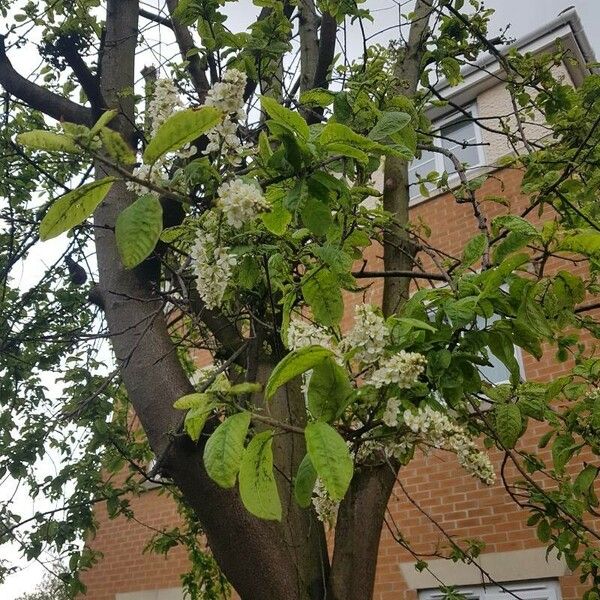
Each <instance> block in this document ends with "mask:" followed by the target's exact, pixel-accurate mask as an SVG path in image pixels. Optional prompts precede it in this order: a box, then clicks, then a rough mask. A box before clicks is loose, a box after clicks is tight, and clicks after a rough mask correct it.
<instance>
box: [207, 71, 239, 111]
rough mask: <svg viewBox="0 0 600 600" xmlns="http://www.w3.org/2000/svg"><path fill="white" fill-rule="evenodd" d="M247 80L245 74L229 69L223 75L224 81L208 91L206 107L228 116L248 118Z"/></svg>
mask: <svg viewBox="0 0 600 600" xmlns="http://www.w3.org/2000/svg"><path fill="white" fill-rule="evenodd" d="M246 80H247V77H246V74H245V73H242V72H241V71H238V70H237V69H227V71H225V72H224V73H223V77H222V81H219V82H217V83H215V84H214V85H213V86H212V88H211V89H210V90H208V94H207V95H206V100H205V101H204V105H205V106H214V107H215V108H218V109H219V110H222V111H223V112H224V113H225V114H227V115H234V116H235V117H237V118H238V119H243V118H244V117H245V116H246V113H245V111H244V89H245V88H246Z"/></svg>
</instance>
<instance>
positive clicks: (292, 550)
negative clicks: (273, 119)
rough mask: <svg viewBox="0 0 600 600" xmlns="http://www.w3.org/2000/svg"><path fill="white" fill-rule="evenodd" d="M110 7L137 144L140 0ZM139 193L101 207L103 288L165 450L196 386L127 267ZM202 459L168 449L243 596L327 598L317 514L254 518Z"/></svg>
mask: <svg viewBox="0 0 600 600" xmlns="http://www.w3.org/2000/svg"><path fill="white" fill-rule="evenodd" d="M107 4H108V7H107V20H106V38H105V52H104V56H103V60H102V73H103V76H102V81H101V87H102V94H103V97H104V98H105V100H106V102H107V104H108V106H110V107H114V106H116V107H118V108H119V109H120V117H119V121H118V128H119V131H120V133H121V134H122V135H123V136H124V137H125V138H126V139H128V140H129V141H130V142H132V143H133V139H134V128H133V125H132V124H133V123H134V110H133V96H132V90H133V85H134V73H135V47H136V41H137V19H138V9H139V2H138V1H137V0H108V3H107ZM96 172H97V177H98V178H101V177H104V176H106V175H107V174H110V171H109V170H107V169H106V168H104V167H101V166H99V165H98V166H97V169H96ZM133 199H134V198H133V196H132V194H131V193H130V192H128V191H127V189H126V187H125V184H124V183H122V182H117V183H115V184H114V186H113V188H112V189H111V191H110V193H109V194H108V195H107V197H106V199H105V200H104V202H103V203H102V204H101V206H100V207H99V208H98V210H97V211H96V214H95V226H96V229H95V231H96V236H95V238H96V250H97V257H98V272H99V285H98V293H99V296H100V297H101V302H102V305H103V307H104V310H105V315H106V320H107V323H108V327H109V331H110V334H111V339H112V342H113V348H114V352H115V356H116V358H117V361H118V363H119V364H120V365H121V367H122V374H123V381H124V383H125V387H126V389H127V393H128V395H129V398H130V401H131V403H132V405H133V407H134V409H135V411H136V414H137V415H138V417H139V419H140V422H141V424H142V426H143V428H144V431H145V432H146V435H147V436H148V440H149V442H150V445H151V447H152V449H153V451H154V452H155V454H157V455H159V454H162V453H163V452H164V451H165V449H166V448H167V447H168V445H169V439H170V436H171V434H172V433H173V432H174V431H175V429H176V427H177V425H178V423H179V421H180V418H181V412H180V411H177V410H175V409H174V408H173V403H174V401H175V400H177V399H178V398H179V397H181V396H182V395H184V394H188V393H190V392H192V391H193V388H192V386H191V384H190V382H189V380H188V378H187V376H186V374H185V372H184V370H183V368H182V366H181V364H180V362H179V360H178V358H177V354H176V352H175V351H174V347H173V344H172V342H171V340H170V337H169V334H168V330H167V323H166V320H165V316H164V313H163V303H162V300H161V299H160V298H159V297H158V295H157V294H155V293H154V291H153V289H152V285H151V283H150V282H149V281H148V280H147V279H146V278H145V276H144V270H143V268H138V269H135V270H125V269H124V268H123V266H122V264H121V261H120V258H119V256H118V252H117V248H116V244H115V237H114V225H115V221H116V218H117V216H118V214H119V213H120V212H121V211H122V210H123V209H124V208H125V207H126V206H128V205H129V204H130V203H131V202H132V201H133ZM201 455H202V447H201V445H194V444H192V443H191V441H189V440H186V439H183V438H177V440H176V441H175V443H173V444H171V447H170V448H169V452H168V459H167V461H168V462H167V465H168V469H169V473H170V475H171V476H172V477H173V480H174V482H175V483H176V485H177V486H178V487H179V488H180V489H181V491H182V492H183V494H184V497H185V498H186V500H187V501H188V502H189V504H190V505H191V506H192V508H193V509H194V510H195V512H196V514H197V515H198V518H199V520H200V522H201V524H202V527H203V528H204V530H205V532H206V535H207V538H208V542H209V544H210V547H211V550H212V551H213V553H214V555H215V558H216V559H217V561H218V563H219V565H220V567H221V569H222V570H223V573H224V574H225V576H226V577H227V578H228V579H229V580H230V582H231V583H232V585H233V586H234V587H235V589H236V590H237V592H238V593H239V594H240V595H241V597H242V598H243V600H264V598H273V599H276V598H277V599H284V598H285V599H286V600H288V599H289V600H316V599H317V598H321V597H322V589H323V587H324V583H323V573H324V572H326V569H325V571H324V569H323V566H322V564H321V563H322V559H323V556H322V538H321V536H320V535H319V533H318V532H319V528H318V527H317V526H316V524H315V523H314V522H313V523H311V517H310V514H309V513H308V512H307V511H304V513H305V514H302V511H300V510H299V509H297V508H294V509H291V510H288V511H287V512H286V515H285V520H284V521H282V522H281V523H275V522H266V521H262V520H259V519H257V518H255V517H253V516H252V515H251V514H250V513H248V511H247V510H246V509H245V508H244V506H243V505H242V503H241V500H240V498H239V494H238V493H237V490H235V489H233V490H224V489H221V488H219V487H218V486H217V485H216V484H214V483H213V482H212V480H210V478H209V477H208V475H207V474H206V471H205V470H204V468H203V466H202V458H201ZM288 490H289V486H288ZM289 499H290V498H289V491H288V496H287V498H286V500H288V501H289Z"/></svg>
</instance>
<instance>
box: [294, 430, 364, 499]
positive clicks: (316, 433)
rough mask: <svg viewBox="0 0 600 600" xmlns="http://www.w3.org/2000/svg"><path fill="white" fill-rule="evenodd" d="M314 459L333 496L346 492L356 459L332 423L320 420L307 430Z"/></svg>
mask: <svg viewBox="0 0 600 600" xmlns="http://www.w3.org/2000/svg"><path fill="white" fill-rule="evenodd" d="M304 436H305V438H306V449H307V450H308V455H309V456H310V460H311V462H312V464H313V466H314V468H315V470H316V472H317V475H318V476H319V478H320V479H321V481H322V482H323V485H324V486H325V489H326V490H327V492H328V493H329V495H330V496H331V499H332V500H334V501H336V502H339V501H340V500H342V498H343V497H344V496H345V495H346V491H347V490H348V486H349V485H350V481H351V480H352V474H353V472H354V469H353V465H352V458H351V457H350V451H349V450H348V446H347V445H346V442H345V441H344V439H343V438H342V436H341V435H340V434H339V433H338V432H337V431H336V430H335V429H334V428H333V427H331V426H330V425H327V423H323V422H322V421H317V422H315V423H309V424H308V425H307V426H306V429H305V430H304Z"/></svg>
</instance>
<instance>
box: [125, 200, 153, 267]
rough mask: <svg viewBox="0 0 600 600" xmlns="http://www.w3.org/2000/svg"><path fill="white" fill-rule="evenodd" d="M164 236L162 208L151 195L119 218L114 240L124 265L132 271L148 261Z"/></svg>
mask: <svg viewBox="0 0 600 600" xmlns="http://www.w3.org/2000/svg"><path fill="white" fill-rule="evenodd" d="M161 232H162V207H161V205H160V200H159V199H158V198H157V197H156V196H153V195H152V194H146V195H144V196H141V197H140V198H138V199H137V200H136V201H135V202H134V203H133V204H132V205H130V206H128V207H127V208H126V209H125V210H123V212H121V214H120V215H119V216H118V217H117V223H116V226H115V237H116V241H117V248H118V250H119V254H120V255H121V261H122V262H123V266H124V267H125V268H126V269H132V268H133V267H135V266H137V265H139V264H140V263H141V262H142V261H143V260H145V259H146V258H148V256H150V254H151V253H152V251H153V250H154V248H155V247H156V244H157V242H158V240H159V239H160V234H161Z"/></svg>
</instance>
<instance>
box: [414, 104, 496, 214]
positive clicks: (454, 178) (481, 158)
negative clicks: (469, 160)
mask: <svg viewBox="0 0 600 600" xmlns="http://www.w3.org/2000/svg"><path fill="white" fill-rule="evenodd" d="M465 112H469V113H471V117H472V118H473V127H474V130H475V144H476V145H474V146H472V147H473V148H474V149H475V151H476V152H477V159H478V160H477V164H474V165H469V167H468V169H469V170H468V171H467V177H471V176H473V175H472V174H473V172H475V171H476V170H477V169H479V168H481V167H483V166H485V153H484V151H483V146H482V142H483V138H482V135H481V127H479V125H478V124H477V121H476V119H477V117H478V116H479V113H478V111H477V102H473V103H471V104H468V105H466V106H464V107H462V110H461V111H460V112H459V111H454V112H452V113H450V114H448V115H446V116H445V117H442V118H441V119H438V120H437V121H434V122H433V123H432V126H431V131H432V133H433V134H434V135H435V136H440V135H441V129H442V128H443V127H446V126H447V125H451V124H452V123H454V122H456V121H460V120H461V119H462V118H465V115H464V113H465ZM432 144H433V145H434V146H438V147H439V146H440V138H439V137H433V138H432ZM433 154H434V157H435V167H434V169H432V170H433V171H437V172H438V173H440V174H441V173H443V172H444V171H445V170H446V168H445V165H444V159H445V158H446V157H445V156H444V155H443V154H442V153H441V152H434V153H433ZM408 168H409V171H410V168H411V165H410V164H409V165H408ZM430 172H431V171H430ZM427 175H428V173H420V176H421V177H426V176H427ZM409 179H410V177H409ZM459 182H460V178H459V176H458V173H453V174H450V175H449V176H448V185H449V186H450V187H453V186H455V185H457V184H458V183H459ZM441 193H443V191H442V190H438V189H435V188H434V189H432V190H430V193H429V196H422V195H421V192H420V191H419V184H418V183H415V184H412V185H411V186H410V188H409V194H410V204H411V205H412V204H415V203H417V202H418V201H421V200H425V199H429V198H431V197H433V196H437V195H438V194H441Z"/></svg>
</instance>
